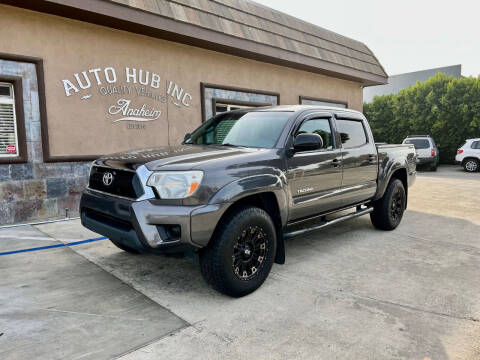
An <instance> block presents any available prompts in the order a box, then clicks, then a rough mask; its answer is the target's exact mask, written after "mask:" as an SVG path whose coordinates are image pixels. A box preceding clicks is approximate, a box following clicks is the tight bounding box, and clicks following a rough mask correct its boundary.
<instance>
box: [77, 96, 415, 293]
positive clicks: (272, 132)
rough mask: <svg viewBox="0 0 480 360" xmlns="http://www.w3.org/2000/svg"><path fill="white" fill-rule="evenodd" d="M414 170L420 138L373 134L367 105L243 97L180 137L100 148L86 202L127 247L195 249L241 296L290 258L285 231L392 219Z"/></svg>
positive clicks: (84, 208) (206, 268) (85, 215)
mask: <svg viewBox="0 0 480 360" xmlns="http://www.w3.org/2000/svg"><path fill="white" fill-rule="evenodd" d="M415 175H416V155H415V149H414V146H413V145H376V144H375V142H374V139H373V136H372V132H371V130H370V127H369V124H368V122H367V120H366V118H365V117H364V115H363V114H361V113H360V112H357V111H353V110H348V109H340V108H338V109H337V108H329V107H318V106H303V105H296V106H277V107H267V108H254V109H241V110H237V111H232V112H227V113H222V114H219V115H217V116H215V117H213V118H211V119H210V120H208V121H206V122H204V123H203V124H202V125H201V126H200V127H199V128H197V129H196V130H195V131H193V132H192V133H191V134H187V135H186V136H185V140H184V141H183V143H182V144H181V145H178V146H171V147H160V148H150V149H141V150H135V151H129V152H125V153H120V154H115V155H112V156H105V157H102V158H100V159H98V160H96V161H95V162H94V163H93V164H92V167H91V172H90V178H89V184H88V187H87V189H86V190H85V192H84V193H83V196H82V199H81V203H80V214H81V221H82V224H83V225H84V226H85V227H87V228H88V229H90V230H93V231H95V232H97V233H99V234H102V235H104V236H106V237H108V238H109V239H110V240H111V241H112V243H113V244H115V245H116V246H117V247H119V248H120V249H122V250H124V251H127V252H129V253H135V254H138V253H186V252H191V251H192V250H193V251H195V252H197V253H198V254H199V259H200V269H201V273H202V274H203V277H204V278H205V280H206V281H207V282H208V283H209V284H210V285H211V286H212V287H214V288H215V289H217V290H218V291H220V292H222V293H224V294H227V295H230V296H234V297H239V296H244V295H247V294H249V293H251V292H253V291H254V290H256V289H257V288H258V287H260V286H261V284H262V283H263V282H264V281H265V279H266V278H267V276H268V274H269V273H270V270H271V268H272V265H273V263H274V262H276V263H279V264H283V263H284V262H285V250H284V240H285V239H288V238H292V237H296V236H299V235H302V234H306V233H308V232H311V231H315V230H319V229H321V228H324V227H326V226H330V225H334V224H337V223H339V222H341V221H344V220H348V219H351V218H354V217H358V216H361V215H366V214H369V215H370V218H371V221H372V223H373V226H375V227H376V228H378V229H382V230H393V229H395V228H396V227H397V226H398V225H399V223H400V221H401V219H402V216H403V214H404V211H405V209H406V207H407V196H408V188H409V186H411V185H412V184H413V182H414V180H415Z"/></svg>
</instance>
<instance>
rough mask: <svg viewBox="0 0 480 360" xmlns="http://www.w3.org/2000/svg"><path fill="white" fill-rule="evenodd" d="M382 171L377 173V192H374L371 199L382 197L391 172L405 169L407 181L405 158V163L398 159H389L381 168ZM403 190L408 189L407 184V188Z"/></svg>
mask: <svg viewBox="0 0 480 360" xmlns="http://www.w3.org/2000/svg"><path fill="white" fill-rule="evenodd" d="M383 169H384V170H383V172H382V173H379V174H378V185H377V193H376V194H375V196H374V198H373V200H374V201H375V200H378V199H381V198H382V197H383V195H384V194H385V191H386V190H387V186H388V184H389V183H390V180H391V179H392V176H393V174H395V172H397V171H398V170H405V171H406V172H407V182H408V164H407V160H405V163H401V162H398V161H395V162H393V161H391V162H389V163H387V164H386V165H385V167H384V168H383ZM405 191H408V184H407V188H406V189H405Z"/></svg>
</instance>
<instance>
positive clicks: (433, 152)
mask: <svg viewBox="0 0 480 360" xmlns="http://www.w3.org/2000/svg"><path fill="white" fill-rule="evenodd" d="M434 156H435V149H432V157H434Z"/></svg>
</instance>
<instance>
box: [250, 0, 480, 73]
mask: <svg viewBox="0 0 480 360" xmlns="http://www.w3.org/2000/svg"><path fill="white" fill-rule="evenodd" d="M255 1H256V2H257V3H260V4H263V5H266V6H268V7H271V8H274V9H276V10H280V11H282V12H285V13H287V14H289V15H293V16H295V17H297V18H300V19H302V20H305V21H308V22H311V23H313V24H315V25H318V26H321V27H323V28H326V29H328V30H331V31H334V32H337V33H339V34H341V35H345V36H347V37H350V38H352V39H356V40H359V41H361V42H363V43H365V44H366V45H367V46H368V47H369V48H370V49H371V50H372V51H373V52H374V54H375V55H376V56H377V58H378V59H379V61H380V63H381V64H382V65H383V67H384V68H385V70H386V71H387V73H388V74H389V75H395V74H399V73H404V72H411V71H418V70H424V69H429V68H434V67H441V66H448V65H456V64H462V75H464V76H470V75H473V76H475V77H476V76H478V75H479V74H480V1H478V0H456V1H446V0H437V1H433V0H402V1H393V0H361V1H359V0H255Z"/></svg>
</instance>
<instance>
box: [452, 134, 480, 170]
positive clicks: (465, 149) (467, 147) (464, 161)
mask: <svg viewBox="0 0 480 360" xmlns="http://www.w3.org/2000/svg"><path fill="white" fill-rule="evenodd" d="M455 161H456V162H457V163H459V164H461V165H462V166H463V168H464V169H465V171H468V172H475V171H479V170H480V138H476V139H468V140H467V141H466V142H465V144H464V145H463V146H462V147H461V148H460V149H458V150H457V156H455Z"/></svg>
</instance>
